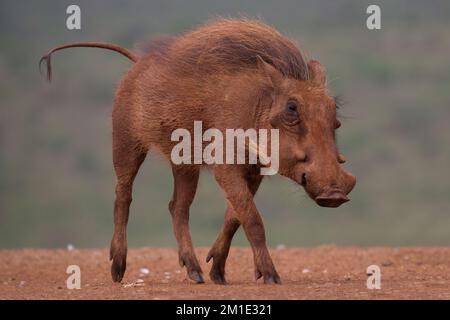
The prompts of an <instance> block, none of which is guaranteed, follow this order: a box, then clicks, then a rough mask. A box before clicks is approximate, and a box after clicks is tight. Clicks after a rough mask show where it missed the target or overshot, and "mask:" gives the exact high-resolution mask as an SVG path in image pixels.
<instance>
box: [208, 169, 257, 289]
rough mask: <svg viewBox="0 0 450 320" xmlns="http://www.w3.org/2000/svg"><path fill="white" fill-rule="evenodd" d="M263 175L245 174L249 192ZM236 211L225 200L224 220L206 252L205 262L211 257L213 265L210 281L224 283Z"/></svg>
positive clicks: (234, 231)
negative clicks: (217, 234) (212, 243)
mask: <svg viewBox="0 0 450 320" xmlns="http://www.w3.org/2000/svg"><path fill="white" fill-rule="evenodd" d="M262 178H263V176H262V175H260V174H259V173H255V172H251V173H249V174H247V175H246V181H247V186H248V188H249V189H250V192H251V193H252V194H253V195H255V194H256V191H257V190H258V188H259V186H260V184H261V181H262ZM236 216H237V215H236V213H235V212H234V210H233V207H232V205H231V204H230V203H229V202H227V209H226V211H225V221H224V224H223V227H222V230H221V231H220V234H219V236H218V237H217V239H216V241H215V242H214V245H213V246H212V248H211V250H210V251H209V253H208V256H207V258H206V262H209V260H210V259H211V258H212V259H213V265H212V267H211V271H210V272H209V276H210V278H211V280H212V281H214V282H215V283H217V284H226V280H225V264H226V261H227V257H228V252H229V251H230V246H231V241H232V239H233V236H234V234H235V233H236V231H237V229H238V228H239V226H240V225H241V224H240V222H239V220H238V219H237V217H236Z"/></svg>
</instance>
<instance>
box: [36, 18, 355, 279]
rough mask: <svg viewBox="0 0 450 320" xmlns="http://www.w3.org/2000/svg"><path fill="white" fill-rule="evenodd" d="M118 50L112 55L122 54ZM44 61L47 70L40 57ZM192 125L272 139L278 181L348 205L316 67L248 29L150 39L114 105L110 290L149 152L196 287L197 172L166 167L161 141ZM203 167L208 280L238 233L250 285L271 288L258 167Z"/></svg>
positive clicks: (219, 272) (226, 22) (345, 177)
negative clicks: (244, 244)
mask: <svg viewBox="0 0 450 320" xmlns="http://www.w3.org/2000/svg"><path fill="white" fill-rule="evenodd" d="M72 46H76V44H75V45H72ZM97 46H98V45H97ZM109 49H111V48H109ZM113 50H114V49H113ZM124 50H126V49H120V50H117V51H119V52H120V53H122V54H124V52H125V53H127V51H124ZM50 53H51V52H50ZM128 56H129V57H132V58H133V57H134V55H130V54H129V55H128ZM44 60H45V61H47V62H49V61H50V54H48V55H46V56H45V57H44ZM132 60H133V59H132ZM194 121H202V124H203V130H206V129H208V128H217V129H219V130H220V131H222V132H224V131H225V129H228V128H231V129H237V128H242V129H244V130H245V129H248V128H255V129H261V128H265V129H272V128H276V129H279V132H280V133H279V135H280V168H279V173H280V174H282V175H284V176H286V177H288V178H290V179H292V180H294V181H296V182H297V183H299V184H300V185H302V186H303V187H304V188H305V190H306V191H307V193H308V194H309V195H310V196H311V197H312V198H313V199H314V200H315V201H316V202H317V203H318V204H319V205H322V206H329V207H336V206H339V205H340V204H342V203H343V202H345V201H348V199H347V198H346V195H347V194H348V193H349V192H350V191H351V190H352V188H353V186H354V185H355V178H354V177H353V176H352V175H351V174H349V173H347V172H346V171H345V170H343V169H342V167H341V166H340V163H342V162H344V158H343V156H341V155H340V154H339V153H338V151H337V147H336V144H335V129H337V128H338V127H339V125H340V124H339V122H338V121H337V119H336V103H335V100H334V99H333V98H331V97H330V96H329V94H328V92H327V89H326V80H325V71H324V69H323V67H322V66H321V64H320V63H319V62H317V61H314V60H311V61H307V59H306V58H305V57H304V55H302V53H301V52H300V51H299V49H298V48H297V47H296V46H295V45H294V43H293V42H292V41H290V40H289V39H288V38H286V37H284V36H282V35H281V34H280V33H278V32H277V31H275V30H274V29H272V28H270V27H268V26H267V25H265V24H263V23H261V22H259V21H253V20H244V19H238V20H236V19H221V20H217V21H213V22H211V23H208V24H206V25H204V26H202V27H200V28H197V29H195V30H193V31H191V32H188V33H186V34H184V35H181V36H179V37H171V38H164V39H159V40H157V41H154V42H152V43H151V44H150V45H149V46H148V47H147V52H146V54H145V55H144V56H143V57H142V58H140V59H136V63H135V64H134V65H133V66H132V68H131V69H130V70H129V71H128V73H127V74H126V75H125V77H124V78H123V79H122V81H121V84H120V86H119V88H118V90H117V93H116V96H115V100H114V109H113V161H114V168H115V171H116V175H117V185H116V200H115V204H114V226H115V228H114V235H113V239H112V242H111V256H110V258H111V259H112V260H113V262H112V267H111V273H112V277H113V280H114V281H120V280H121V279H122V277H123V275H124V272H125V268H126V255H127V244H126V225H127V221H128V215H129V206H130V203H131V198H132V185H133V180H134V178H135V176H136V174H137V172H138V170H139V167H140V165H141V164H142V162H143V161H144V159H145V156H146V154H147V152H148V151H150V150H152V149H156V150H159V152H161V153H162V154H163V155H164V156H165V157H166V158H167V159H168V161H169V162H170V163H171V165H172V172H173V176H174V192H173V197H172V200H171V201H170V203H169V210H170V212H171V216H172V220H173V228H174V233H175V237H176V239H177V242H178V249H179V260H180V264H181V265H184V266H186V268H187V272H188V275H189V277H190V278H191V279H192V280H194V281H196V282H203V277H202V270H201V269H200V266H199V263H198V260H197V258H196V256H195V253H194V250H193V245H192V240H191V235H190V232H189V225H188V221H189V207H190V205H191V203H192V200H193V198H194V196H195V192H196V189H197V182H198V177H199V171H200V167H201V166H202V165H188V164H182V165H175V164H174V163H173V162H172V161H171V157H170V155H171V151H172V148H173V147H174V146H175V144H176V143H177V142H174V141H171V134H172V132H173V131H174V130H175V129H178V128H185V129H188V130H189V131H190V132H191V133H193V124H194ZM211 167H212V170H213V172H214V176H215V178H216V180H217V182H218V184H219V185H220V187H221V188H222V189H223V191H224V194H225V197H226V199H227V209H226V213H225V221H224V225H223V228H222V230H221V232H220V234H219V236H218V238H217V240H216V242H215V243H214V245H213V247H212V249H211V250H210V252H209V254H208V257H207V260H208V261H209V260H210V259H213V265H212V268H211V271H210V277H211V279H212V280H213V281H214V282H216V283H222V284H223V283H225V262H226V259H227V256H228V251H229V248H230V244H231V240H232V238H233V235H234V233H235V232H236V230H237V229H238V228H239V226H240V225H242V226H243V228H244V231H245V234H246V236H247V238H248V240H249V242H250V244H251V247H252V249H253V254H254V261H255V277H256V279H258V278H260V277H263V278H264V282H265V283H280V278H279V276H278V274H277V272H276V270H275V267H274V265H273V263H272V260H271V258H270V255H269V252H268V250H267V247H266V240H265V231H264V226H263V222H262V219H261V216H260V215H259V213H258V210H257V208H256V206H255V203H254V201H253V196H254V194H255V193H256V192H257V190H258V187H259V185H260V183H261V181H262V179H263V176H262V175H260V174H259V169H260V165H230V164H216V165H212V166H211Z"/></svg>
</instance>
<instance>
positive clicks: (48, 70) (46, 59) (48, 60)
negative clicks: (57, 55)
mask: <svg viewBox="0 0 450 320" xmlns="http://www.w3.org/2000/svg"><path fill="white" fill-rule="evenodd" d="M42 63H45V65H46V66H47V68H46V78H47V81H48V82H51V81H52V63H51V53H48V54H46V55H45V56H43V57H42V58H41V60H39V72H40V73H41V75H42Z"/></svg>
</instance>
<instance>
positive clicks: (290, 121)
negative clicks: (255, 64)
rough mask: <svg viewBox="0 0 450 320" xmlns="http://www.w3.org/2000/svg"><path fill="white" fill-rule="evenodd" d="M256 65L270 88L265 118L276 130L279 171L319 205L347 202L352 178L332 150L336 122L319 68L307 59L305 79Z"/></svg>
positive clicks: (334, 204)
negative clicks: (269, 101)
mask: <svg viewBox="0 0 450 320" xmlns="http://www.w3.org/2000/svg"><path fill="white" fill-rule="evenodd" d="M259 66H260V68H262V70H263V72H264V73H265V74H266V75H267V77H268V79H269V80H270V82H271V85H272V88H273V91H272V95H271V98H272V106H271V108H270V114H269V119H268V120H269V122H270V126H271V127H272V128H277V129H279V173H280V174H282V175H283V176H286V177H288V178H290V179H292V180H294V181H296V182H297V183H299V184H300V185H302V186H303V187H304V188H305V190H306V192H307V193H308V195H309V196H310V197H311V198H312V199H314V201H315V202H316V203H317V204H318V205H320V206H323V207H338V206H340V205H341V204H343V203H345V202H347V201H349V199H348V197H347V195H348V194H349V193H350V191H351V190H352V189H353V187H354V186H355V183H356V178H355V177H354V176H353V175H352V174H350V173H349V172H347V171H345V170H344V169H343V168H342V166H341V164H342V163H344V162H345V158H344V156H343V155H341V154H340V153H339V152H338V149H337V146H336V133H335V132H336V129H338V128H339V127H340V125H341V124H340V122H339V120H337V118H336V112H337V106H336V101H335V99H334V98H333V97H331V96H330V95H329V94H328V90H327V87H326V77H325V70H324V68H323V67H322V65H321V64H320V63H319V62H318V61H315V60H311V61H310V62H309V63H308V73H309V78H308V79H307V80H297V79H293V78H290V77H284V76H283V75H282V74H281V73H280V72H279V71H278V70H276V69H275V68H274V67H273V66H272V65H270V64H268V63H266V62H264V61H263V60H262V59H260V60H259Z"/></svg>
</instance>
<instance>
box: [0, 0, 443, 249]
mask: <svg viewBox="0 0 450 320" xmlns="http://www.w3.org/2000/svg"><path fill="white" fill-rule="evenodd" d="M77 3H78V5H80V7H81V10H82V30H81V31H68V30H66V28H65V19H66V14H65V9H66V7H67V6H68V5H69V4H72V3H71V2H69V1H48V0H45V1H39V2H37V1H36V2H29V1H12V0H9V1H8V0H7V1H2V2H1V4H0V40H1V41H0V99H1V100H0V101H1V104H0V248H11V247H64V246H66V245H67V244H68V243H72V244H74V245H75V246H77V247H105V246H108V245H109V241H110V237H111V235H112V209H113V196H114V183H115V176H114V172H113V167H112V162H111V121H110V119H111V115H110V114H111V105H112V99H113V91H114V89H115V86H116V85H117V83H118V81H119V79H120V77H121V76H122V75H123V74H124V72H126V70H127V68H128V67H129V66H130V63H129V62H128V61H127V60H126V59H124V58H123V57H120V56H118V55H116V54H114V53H109V52H106V51H102V50H94V49H73V50H71V51H65V52H59V53H56V54H55V55H54V58H53V67H54V79H53V82H52V83H51V84H50V85H49V84H47V83H45V81H44V79H43V78H42V77H41V76H40V75H39V72H38V69H37V62H38V60H39V58H40V56H41V55H42V54H43V53H45V52H46V51H47V50H48V49H49V48H51V47H53V46H55V45H59V44H62V43H66V42H73V41H109V42H114V43H118V44H121V45H123V46H126V47H133V44H134V43H138V42H139V41H142V40H145V39H147V38H148V37H151V36H152V35H160V34H177V33H180V32H183V31H184V30H186V29H189V28H192V27H194V26H195V25H197V24H199V23H202V22H203V21H205V20H207V19H209V18H213V17H215V16H218V15H220V16H231V17H233V16H238V15H244V16H249V17H257V16H259V17H261V18H263V19H264V20H265V21H266V22H268V23H270V24H272V25H274V26H275V27H276V28H278V29H279V30H280V31H282V32H284V33H285V34H287V35H289V36H291V37H292V38H294V39H296V40H298V41H299V42H300V43H301V45H302V47H303V48H304V49H305V50H306V52H308V54H309V55H310V56H311V57H314V58H317V59H319V60H320V61H321V62H322V63H323V64H325V66H326V67H327V69H328V72H329V80H330V83H331V87H332V89H333V92H334V93H336V94H342V95H343V97H344V100H345V101H346V102H347V103H346V104H345V105H344V106H343V108H342V110H341V114H342V115H341V118H342V119H341V120H342V123H343V126H342V128H341V129H339V145H340V147H341V150H342V152H343V153H344V154H345V155H346V157H347V159H348V164H347V168H349V170H350V171H352V172H354V173H355V174H356V176H357V177H358V183H357V186H356V189H355V190H354V192H353V193H352V194H351V198H352V201H351V202H350V203H348V204H346V205H344V206H342V207H341V208H338V209H326V208H319V207H317V206H316V205H315V204H314V203H313V202H312V201H311V200H309V199H308V198H307V196H306V195H305V193H304V192H303V190H301V189H300V188H299V187H298V186H296V185H294V184H293V183H292V182H290V181H288V180H286V179H284V178H281V177H273V178H269V179H267V180H266V181H265V182H264V183H263V185H262V187H261V190H260V192H259V193H258V195H257V204H258V206H259V208H260V211H261V213H262V215H263V216H264V219H265V224H266V229H267V233H268V240H269V243H270V244H271V245H277V244H280V243H283V244H286V245H288V246H311V245H320V244H327V243H335V244H339V245H395V246H398V245H443V246H444V245H448V244H449V243H450V170H449V164H450V127H449V122H450V108H449V107H450V55H449V53H450V24H449V23H448V21H449V18H450V3H448V2H444V1H438V0H436V1H427V2H424V1H418V0H416V1H406V0H403V1H394V2H393V1H378V4H380V5H381V8H382V29H381V30H380V31H369V30H367V29H366V28H365V18H366V14H365V9H366V8H367V5H368V4H369V2H368V1H356V0H355V1H349V0H347V1H339V2H336V3H335V2H330V1H312V0H311V1H294V0H288V1H237V0H232V1H221V2H219V1H206V0H205V1H189V2H187V1H182V0H178V1H162V0H161V1H132V2H127V1H104V0H103V1H100V0H99V1H87V0H83V1H77ZM171 188H172V177H171V173H170V170H169V168H168V166H167V165H166V164H164V162H163V161H161V159H160V158H158V156H153V157H150V158H148V159H147V161H146V163H145V164H144V165H143V168H142V170H141V172H140V174H139V176H138V178H137V180H136V183H135V188H134V190H135V193H134V201H133V204H132V210H131V211H132V212H131V216H130V223H129V233H128V238H129V245H130V246H174V245H175V240H174V237H173V235H172V228H171V221H170V215H169V212H168V209H167V204H168V202H169V199H170V197H171V193H172V190H171ZM224 207H225V203H224V199H223V196H222V192H221V190H220V189H219V188H218V187H217V186H216V185H215V182H214V181H213V178H212V177H211V174H210V173H209V172H203V174H202V179H201V182H200V188H199V191H198V194H197V197H196V199H195V202H194V205H193V207H192V209H191V229H192V234H193V238H194V241H195V244H196V245H203V246H208V245H210V244H212V242H213V241H214V239H215V236H216V235H217V233H218V231H219V229H220V227H221V224H222V219H223V211H224ZM234 244H237V245H247V242H246V240H245V238H244V236H243V233H242V231H240V232H239V234H238V236H237V237H236V239H235V242H234Z"/></svg>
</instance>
